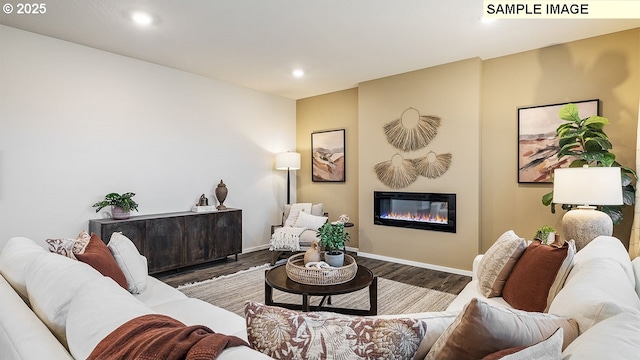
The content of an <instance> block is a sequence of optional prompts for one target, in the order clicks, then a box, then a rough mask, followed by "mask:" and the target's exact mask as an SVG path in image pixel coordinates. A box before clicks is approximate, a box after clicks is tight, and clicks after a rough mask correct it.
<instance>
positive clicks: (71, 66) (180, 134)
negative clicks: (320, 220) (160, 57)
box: [0, 26, 296, 249]
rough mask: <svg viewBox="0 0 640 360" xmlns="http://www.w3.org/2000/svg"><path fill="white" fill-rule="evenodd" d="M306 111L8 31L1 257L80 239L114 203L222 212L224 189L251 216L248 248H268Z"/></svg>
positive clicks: (1, 109) (0, 97) (0, 123)
mask: <svg viewBox="0 0 640 360" xmlns="http://www.w3.org/2000/svg"><path fill="white" fill-rule="evenodd" d="M295 106H296V105H295V101H293V100H290V99H286V98H282V97H278V96H273V95H269V94H265V93H261V92H257V91H254V90H249V89H246V88H243V87H239V86H235V85H231V84H227V83H224V82H221V81H217V80H213V79H209V78H205V77H201V76H197V75H193V74H189V73H186V72H182V71H178V70H174V69H170V68H166V67H163V66H158V65H155V64H151V63H147V62H143V61H139V60H134V59H131V58H128V57H124V56H120V55H116V54H112V53H108V52H104V51H99V50H96V49H92V48H88V47H84V46H80V45H76V44H73V43H69V42H65V41H60V40H57V39H53V38H49V37H45V36H41V35H37V34H34V33H30V32H25V31H22V30H17V29H14V28H11V27H6V26H0V247H1V246H2V245H3V244H4V242H6V240H8V239H9V238H10V237H13V236H26V237H29V238H32V239H34V240H37V241H40V242H42V241H44V239H46V238H50V237H75V235H76V234H77V233H78V232H79V231H81V230H82V229H86V228H87V225H88V220H89V219H92V218H96V217H101V216H104V214H102V213H101V214H96V213H95V212H94V209H93V208H92V207H91V205H92V204H93V203H95V202H96V201H99V200H102V197H103V196H104V195H105V194H107V193H109V192H127V191H132V192H135V193H136V194H137V195H136V197H135V198H134V199H135V200H136V201H137V202H138V203H139V204H140V208H139V210H140V211H139V213H140V214H153V213H162V212H175V211H185V210H188V209H190V207H191V205H193V204H194V203H195V202H196V201H197V200H198V198H199V197H200V194H202V193H205V194H206V195H207V196H208V197H209V199H210V202H213V201H215V200H214V199H215V197H214V196H213V195H212V194H213V190H214V188H215V186H216V184H217V183H218V182H219V181H220V180H221V179H223V180H224V182H225V183H226V184H227V187H228V188H229V195H228V197H227V200H226V201H225V205H227V206H228V207H234V208H241V209H243V225H244V226H243V227H244V234H243V235H244V236H243V248H244V249H250V248H254V247H256V246H259V245H263V244H267V243H268V239H269V225H270V224H273V223H277V221H279V215H278V214H279V213H280V211H279V210H278V209H279V208H280V207H281V205H282V204H283V203H284V202H285V201H286V189H285V186H286V172H284V171H277V170H274V166H273V162H274V154H275V153H276V152H280V151H286V150H294V149H295V130H296V129H295V121H296V120H295V116H296V114H295ZM293 189H294V192H295V187H293ZM292 195H293V194H292ZM294 196H295V195H294ZM294 199H295V197H294Z"/></svg>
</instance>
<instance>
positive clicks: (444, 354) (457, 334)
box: [425, 298, 578, 360]
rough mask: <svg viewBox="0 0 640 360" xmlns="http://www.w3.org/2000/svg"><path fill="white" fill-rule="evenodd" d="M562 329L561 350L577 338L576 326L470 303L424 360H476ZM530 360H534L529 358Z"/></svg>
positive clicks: (557, 319)
mask: <svg viewBox="0 0 640 360" xmlns="http://www.w3.org/2000/svg"><path fill="white" fill-rule="evenodd" d="M558 328H562V333H563V335H561V336H560V342H561V344H562V348H565V347H567V346H568V345H569V344H570V343H571V342H572V341H573V340H574V339H575V338H577V337H578V323H577V322H576V321H575V320H571V319H566V318H563V317H561V316H557V315H552V314H543V313H538V312H528V311H521V310H515V309H506V308H498V307H494V306H491V305H489V304H487V303H486V302H484V301H482V300H479V299H476V298H474V299H472V300H471V301H470V302H469V303H468V304H467V305H466V306H465V308H464V309H463V310H462V311H461V312H460V314H459V315H458V317H456V319H455V320H454V321H453V323H452V324H451V325H450V326H449V327H448V328H447V330H445V331H444V332H443V333H442V335H440V337H439V338H438V340H436V343H435V344H433V347H432V348H431V350H430V351H429V353H428V354H427V356H426V357H425V360H477V359H482V358H483V357H485V356H487V355H489V354H493V353H495V352H496V351H500V350H503V349H510V348H514V347H521V346H526V347H528V346H531V345H534V344H536V343H539V342H540V341H543V340H545V339H546V338H548V337H550V336H551V335H552V334H553V333H555V332H556V330H557V329H558ZM532 359H536V358H535V357H532Z"/></svg>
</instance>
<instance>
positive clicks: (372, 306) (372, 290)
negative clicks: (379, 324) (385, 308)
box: [369, 276, 378, 315]
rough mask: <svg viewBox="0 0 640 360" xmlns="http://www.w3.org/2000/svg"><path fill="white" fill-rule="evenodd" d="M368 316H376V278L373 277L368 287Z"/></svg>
mask: <svg viewBox="0 0 640 360" xmlns="http://www.w3.org/2000/svg"><path fill="white" fill-rule="evenodd" d="M369 315H378V277H377V276H374V277H373V280H372V281H371V285H369Z"/></svg>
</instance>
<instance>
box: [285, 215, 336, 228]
mask: <svg viewBox="0 0 640 360" xmlns="http://www.w3.org/2000/svg"><path fill="white" fill-rule="evenodd" d="M327 219H328V218H327V217H326V216H316V215H311V214H307V213H305V212H300V214H299V215H298V219H296V223H295V224H294V225H293V226H294V227H302V228H305V229H308V230H314V231H315V230H318V229H319V228H320V227H321V226H322V225H324V224H325V223H326V222H327Z"/></svg>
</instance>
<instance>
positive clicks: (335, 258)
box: [324, 251, 344, 267]
mask: <svg viewBox="0 0 640 360" xmlns="http://www.w3.org/2000/svg"><path fill="white" fill-rule="evenodd" d="M324 262H326V263H327V264H329V265H331V266H333V267H341V266H342V265H344V253H343V252H342V251H340V253H339V254H337V255H331V254H329V252H325V253H324Z"/></svg>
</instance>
